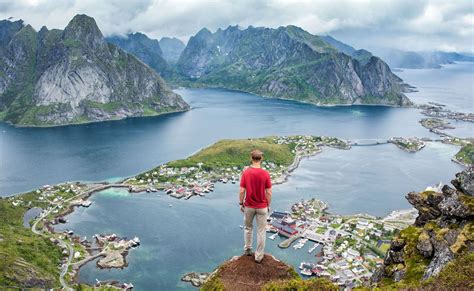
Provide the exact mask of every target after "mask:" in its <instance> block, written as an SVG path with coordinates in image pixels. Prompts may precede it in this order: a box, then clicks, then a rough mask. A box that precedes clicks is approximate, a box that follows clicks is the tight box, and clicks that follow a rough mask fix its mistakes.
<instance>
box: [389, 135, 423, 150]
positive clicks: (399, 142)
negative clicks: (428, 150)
mask: <svg viewBox="0 0 474 291" xmlns="http://www.w3.org/2000/svg"><path fill="white" fill-rule="evenodd" d="M388 142H389V143H393V144H394V145H396V146H397V147H399V148H401V149H402V150H405V151H407V152H417V151H419V150H421V149H422V148H424V147H425V143H424V141H423V140H422V139H420V138H417V137H409V138H404V137H391V138H390V139H389V140H388Z"/></svg>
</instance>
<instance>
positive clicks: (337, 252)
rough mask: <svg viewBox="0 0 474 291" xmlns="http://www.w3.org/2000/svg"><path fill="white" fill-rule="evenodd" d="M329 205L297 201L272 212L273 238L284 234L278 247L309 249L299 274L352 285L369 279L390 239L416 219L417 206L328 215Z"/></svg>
mask: <svg viewBox="0 0 474 291" xmlns="http://www.w3.org/2000/svg"><path fill="white" fill-rule="evenodd" d="M326 209H327V204H326V203H324V202H322V201H319V200H316V199H311V200H307V201H300V202H298V203H296V204H294V205H293V206H291V212H289V211H287V212H278V211H274V212H273V213H272V214H271V215H270V217H269V219H268V225H267V231H268V232H269V233H272V234H271V235H270V236H269V239H271V240H275V239H276V238H277V237H283V238H285V240H283V241H281V242H280V243H279V244H278V246H279V247H280V248H285V249H286V248H288V251H297V252H303V251H304V252H307V253H308V260H307V261H304V262H301V263H300V265H299V271H300V274H301V275H303V276H305V277H310V276H326V277H329V278H330V279H331V280H332V281H333V282H335V283H336V284H338V285H340V286H342V287H349V288H352V287H355V286H361V285H363V284H364V282H366V281H368V280H369V278H370V277H371V276H372V273H373V272H374V271H375V270H376V269H377V267H379V266H380V265H381V264H382V263H383V257H384V255H385V253H386V251H387V249H388V247H389V244H390V240H391V239H392V237H393V236H394V235H395V234H396V233H397V232H398V231H399V230H401V229H403V228H405V227H407V226H408V225H410V224H411V223H413V221H414V219H415V217H416V211H415V210H406V211H396V212H393V213H391V214H390V215H389V216H387V217H385V218H377V217H373V216H370V215H367V214H357V215H349V216H343V215H335V214H329V213H327V212H326ZM305 245H308V246H307V247H306V248H305V249H304V250H302V249H303V247H305Z"/></svg>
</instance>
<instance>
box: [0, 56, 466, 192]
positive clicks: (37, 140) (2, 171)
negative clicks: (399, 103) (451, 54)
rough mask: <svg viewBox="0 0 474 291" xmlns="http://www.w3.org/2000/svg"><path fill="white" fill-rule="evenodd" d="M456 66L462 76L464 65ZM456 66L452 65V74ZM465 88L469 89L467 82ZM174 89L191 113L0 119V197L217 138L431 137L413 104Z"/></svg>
mask: <svg viewBox="0 0 474 291" xmlns="http://www.w3.org/2000/svg"><path fill="white" fill-rule="evenodd" d="M471 69H472V64H471ZM438 71H440V70H438ZM438 71H432V74H437V73H438ZM458 71H460V72H462V74H461V73H459V74H461V75H463V76H464V74H465V72H464V71H463V70H458ZM458 71H456V70H453V74H458ZM409 76H410V79H408V78H407V80H406V81H407V82H409V83H411V84H414V85H417V84H418V83H419V82H418V81H420V82H421V81H423V80H424V79H426V78H427V77H426V76H425V75H424V74H421V76H422V77H420V80H418V79H417V75H415V74H410V75H409ZM454 78H455V77H452V78H451V79H454ZM451 79H450V80H451ZM443 80H445V79H443V78H441V79H440V81H439V82H438V83H439V84H438V88H441V89H440V92H441V93H439V94H442V92H445V91H446V90H447V89H446V88H451V87H450V86H454V85H455V86H456V88H458V87H459V84H457V83H453V82H448V83H447V84H446V86H444V87H443ZM421 83H422V82H421ZM464 85H465V86H467V87H468V88H472V87H470V86H472V82H471V83H469V82H468V83H467V84H464ZM420 90H421V92H422V90H423V88H421V89H420ZM466 90H469V89H466ZM176 91H177V92H178V93H179V94H181V95H182V96H183V97H184V99H185V100H186V101H187V102H188V103H189V104H190V105H191V106H192V107H193V110H191V111H189V112H184V113H175V114H169V115H164V116H158V117H149V118H133V119H126V120H120V121H111V122H102V123H93V124H86V125H72V126H63V127H54V128H15V127H12V126H10V125H7V124H5V123H0V195H1V196H7V195H12V194H15V193H19V192H23V191H28V190H31V189H34V188H37V187H39V186H41V185H44V184H55V183H59V182H64V181H77V180H81V181H101V180H104V179H110V178H114V177H126V176H130V175H133V174H136V173H139V172H141V171H144V170H146V169H149V168H151V167H154V166H156V165H158V164H161V163H164V162H167V161H170V160H174V159H178V158H182V157H185V156H188V155H190V154H192V153H193V152H195V151H197V150H198V149H200V148H202V147H204V146H207V145H209V144H211V143H213V142H215V141H217V140H219V139H223V138H247V137H260V136H266V135H291V134H314V135H329V136H337V137H340V138H346V139H368V138H369V139H370V138H377V139H386V138H389V137H393V136H418V137H435V136H434V135H432V134H431V133H429V132H428V131H427V130H426V129H424V128H423V127H421V126H420V124H419V123H418V121H419V120H420V119H421V118H422V117H423V116H422V115H421V114H420V113H419V110H416V109H406V108H393V107H383V106H335V107H315V106H312V105H309V104H301V103H297V102H293V101H285V100H277V99H267V98H262V97H258V96H255V95H251V94H246V93H241V92H235V91H228V90H219V89H179V90H176ZM463 96H464V97H463V98H461V99H462V100H464V101H463V102H464V103H466V106H470V105H469V104H471V103H472V89H471V95H470V97H471V98H470V99H469V98H466V95H463ZM467 97H469V96H467ZM452 98H454V97H452V94H449V96H446V102H445V103H449V101H450V100H451V99H452ZM456 126H458V127H459V128H458V129H456V130H455V133H456V134H457V135H459V136H472V132H473V131H474V127H473V125H472V123H470V124H466V123H464V122H459V123H456Z"/></svg>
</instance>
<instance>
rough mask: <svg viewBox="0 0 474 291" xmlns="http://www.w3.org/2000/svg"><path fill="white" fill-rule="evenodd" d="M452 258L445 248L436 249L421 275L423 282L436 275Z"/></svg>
mask: <svg viewBox="0 0 474 291" xmlns="http://www.w3.org/2000/svg"><path fill="white" fill-rule="evenodd" d="M453 258H454V257H453V254H452V253H451V252H450V251H449V248H448V247H447V246H443V247H440V248H438V249H437V250H436V252H435V255H434V256H433V259H432V260H431V262H430V264H429V265H428V267H427V268H426V270H425V273H424V274H423V280H426V279H428V278H431V277H433V276H436V275H438V274H439V273H440V272H441V270H442V269H443V268H444V267H445V266H446V264H447V263H449V262H450V261H451V260H452V259H453Z"/></svg>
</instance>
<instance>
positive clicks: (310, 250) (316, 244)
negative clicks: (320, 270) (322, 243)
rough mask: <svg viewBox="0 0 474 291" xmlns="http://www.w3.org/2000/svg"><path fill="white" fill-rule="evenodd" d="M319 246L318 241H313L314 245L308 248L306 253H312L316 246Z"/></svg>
mask: <svg viewBox="0 0 474 291" xmlns="http://www.w3.org/2000/svg"><path fill="white" fill-rule="evenodd" d="M318 246H319V244H318V243H315V244H314V246H312V247H311V248H310V249H309V250H308V253H310V254H311V253H312V252H313V251H314V250H315V249H316V248H317V247H318Z"/></svg>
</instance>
